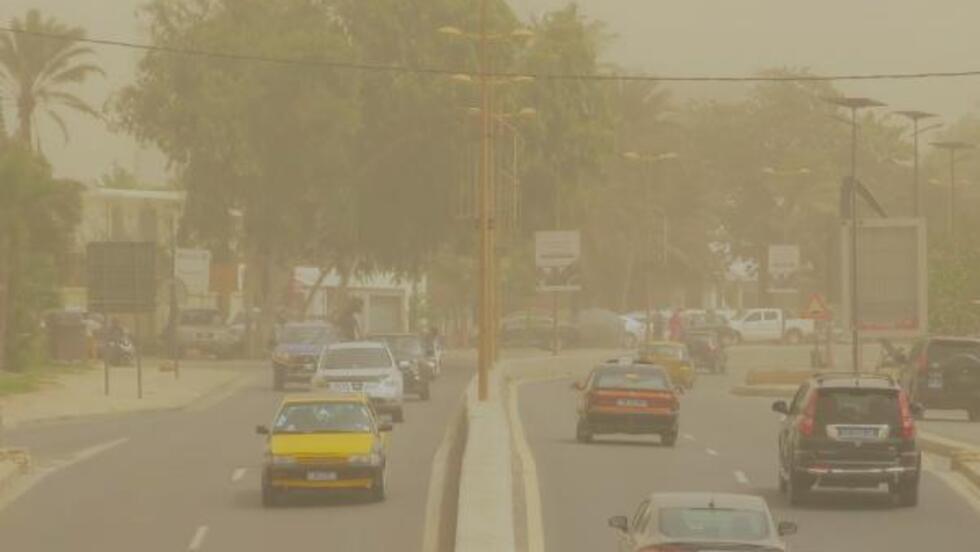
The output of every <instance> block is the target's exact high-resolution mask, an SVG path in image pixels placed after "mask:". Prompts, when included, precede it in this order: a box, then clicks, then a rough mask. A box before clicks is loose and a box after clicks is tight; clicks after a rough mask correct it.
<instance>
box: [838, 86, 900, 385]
mask: <svg viewBox="0 0 980 552" xmlns="http://www.w3.org/2000/svg"><path fill="white" fill-rule="evenodd" d="M826 101H827V102H829V103H831V104H834V105H837V106H840V107H844V108H846V109H849V110H850V111H851V175H850V177H849V179H848V190H847V191H848V199H847V203H848V205H849V207H850V211H851V212H850V215H851V217H850V218H851V274H850V276H851V278H850V280H851V285H850V288H851V290H850V291H851V294H850V295H851V297H850V303H851V362H852V363H853V370H854V371H855V372H860V371H861V330H860V328H859V327H858V326H859V325H860V318H859V312H858V288H857V286H858V268H857V261H858V200H857V197H858V189H857V131H858V124H857V113H858V110H859V109H865V108H871V107H882V106H884V105H885V104H884V103H882V102H879V101H878V100H873V99H871V98H860V97H844V96H841V97H832V98H826Z"/></svg>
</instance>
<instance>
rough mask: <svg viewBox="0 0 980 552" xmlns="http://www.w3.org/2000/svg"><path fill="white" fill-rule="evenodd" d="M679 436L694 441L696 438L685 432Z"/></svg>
mask: <svg viewBox="0 0 980 552" xmlns="http://www.w3.org/2000/svg"><path fill="white" fill-rule="evenodd" d="M681 437H683V438H685V439H687V440H688V441H696V439H695V438H694V436H693V435H691V434H690V433H685V434H683V435H681Z"/></svg>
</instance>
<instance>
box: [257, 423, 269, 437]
mask: <svg viewBox="0 0 980 552" xmlns="http://www.w3.org/2000/svg"><path fill="white" fill-rule="evenodd" d="M255 433H257V434H258V435H268V434H269V428H267V427H265V426H264V425H257V426H255Z"/></svg>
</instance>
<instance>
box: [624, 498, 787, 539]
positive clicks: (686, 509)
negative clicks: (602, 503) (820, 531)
mask: <svg viewBox="0 0 980 552" xmlns="http://www.w3.org/2000/svg"><path fill="white" fill-rule="evenodd" d="M609 526H610V527H612V528H614V529H616V530H617V531H618V535H619V551H620V552H638V551H640V550H643V551H644V552H655V551H663V552H675V551H676V552H709V551H710V552H718V551H722V550H757V551H760V552H786V551H787V550H788V548H787V547H786V543H785V542H783V540H782V537H783V536H786V535H792V534H794V533H796V524H795V523H792V522H781V523H779V524H778V525H777V524H776V523H775V522H774V521H773V519H772V514H771V513H770V512H769V506H768V505H767V504H766V501H765V500H763V499H762V498H761V497H758V496H753V495H742V494H714V493H653V494H651V495H649V496H648V497H647V498H646V499H645V500H643V502H641V503H640V506H639V507H638V508H637V509H636V512H635V513H634V514H633V517H632V518H631V519H629V518H627V517H626V516H615V517H612V518H609Z"/></svg>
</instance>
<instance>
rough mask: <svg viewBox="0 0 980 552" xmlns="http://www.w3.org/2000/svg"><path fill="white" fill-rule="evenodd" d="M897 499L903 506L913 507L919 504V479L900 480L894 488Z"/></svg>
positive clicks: (899, 504)
mask: <svg viewBox="0 0 980 552" xmlns="http://www.w3.org/2000/svg"><path fill="white" fill-rule="evenodd" d="M892 492H893V494H894V495H895V501H896V502H897V503H898V506H899V507H901V508H913V507H915V506H918V505H919V479H918V478H916V479H914V480H912V481H906V482H899V483H898V484H896V485H895V486H894V489H893V490H892Z"/></svg>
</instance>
